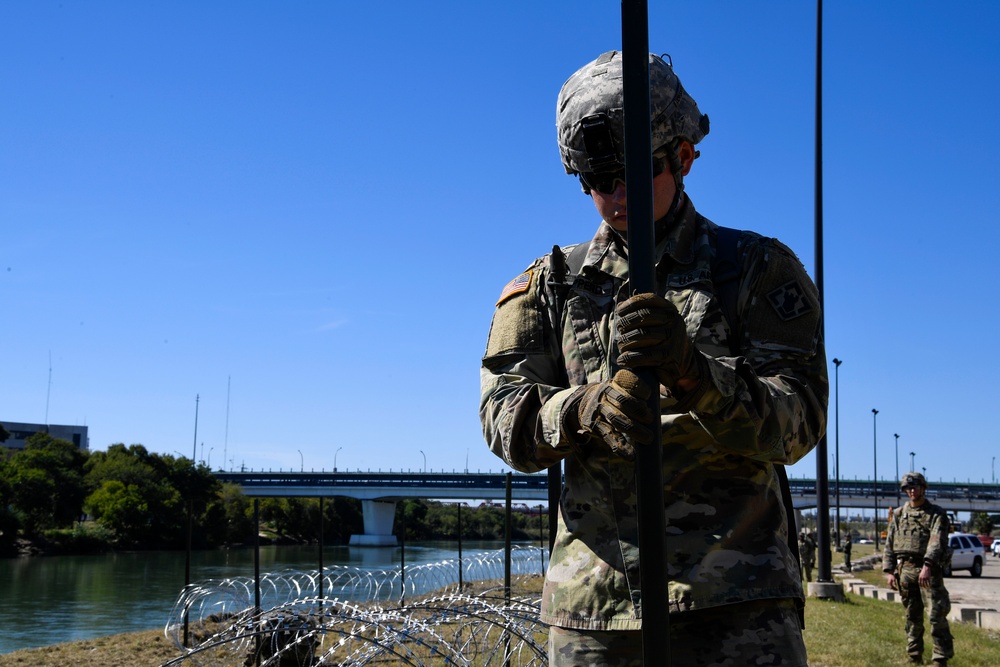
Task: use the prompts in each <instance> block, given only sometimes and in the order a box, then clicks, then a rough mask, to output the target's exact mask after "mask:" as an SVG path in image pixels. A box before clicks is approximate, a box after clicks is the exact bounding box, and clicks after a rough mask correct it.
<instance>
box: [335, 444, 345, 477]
mask: <svg viewBox="0 0 1000 667" xmlns="http://www.w3.org/2000/svg"><path fill="white" fill-rule="evenodd" d="M341 449H343V447H337V452H339V451H340V450H341ZM337 452H334V453H333V472H337Z"/></svg>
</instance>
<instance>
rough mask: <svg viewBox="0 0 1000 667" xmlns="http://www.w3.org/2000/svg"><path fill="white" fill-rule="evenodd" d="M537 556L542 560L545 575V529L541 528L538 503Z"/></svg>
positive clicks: (540, 507)
mask: <svg viewBox="0 0 1000 667" xmlns="http://www.w3.org/2000/svg"><path fill="white" fill-rule="evenodd" d="M538 558H539V560H540V561H541V562H542V576H543V577H544V576H545V531H544V530H543V528H542V505H541V504H539V505H538Z"/></svg>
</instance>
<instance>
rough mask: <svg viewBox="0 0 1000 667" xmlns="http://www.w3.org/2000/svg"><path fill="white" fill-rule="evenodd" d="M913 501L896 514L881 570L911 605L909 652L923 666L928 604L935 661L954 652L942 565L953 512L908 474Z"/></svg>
mask: <svg viewBox="0 0 1000 667" xmlns="http://www.w3.org/2000/svg"><path fill="white" fill-rule="evenodd" d="M900 485H901V486H902V488H903V492H904V493H906V495H907V497H908V498H909V499H910V500H909V502H908V503H906V504H905V505H903V506H902V507H901V508H899V509H898V510H896V511H895V512H893V515H892V519H890V521H889V530H888V533H887V535H886V538H885V551H884V552H883V556H882V570H883V571H884V572H885V573H886V579H887V581H888V582H889V586H890V587H891V588H893V589H897V588H898V589H899V593H900V597H901V598H902V600H903V607H904V608H905V609H906V636H907V644H906V653H907V654H908V655H909V657H910V662H913V663H916V664H923V653H924V607H925V606H926V607H927V608H928V609H929V614H928V615H929V618H930V624H931V640H932V641H933V642H934V652H933V656H932V657H933V660H934V664H935V665H942V666H943V665H947V664H948V660H949V659H950V658H952V657H953V656H954V648H953V647H952V637H951V628H950V627H949V626H948V612H949V611H951V600H950V599H949V597H948V590H947V589H946V588H945V587H944V575H943V570H942V567H941V566H942V565H943V564H944V559H945V558H946V554H947V549H948V526H949V521H948V514H947V512H945V511H944V510H943V509H942V508H940V507H938V506H937V505H934V504H933V503H930V502H928V501H927V499H926V498H925V497H924V495H925V494H926V493H927V480H926V479H924V476H923V475H921V474H920V473H919V472H908V473H906V474H905V475H903V479H902V480H901V481H900Z"/></svg>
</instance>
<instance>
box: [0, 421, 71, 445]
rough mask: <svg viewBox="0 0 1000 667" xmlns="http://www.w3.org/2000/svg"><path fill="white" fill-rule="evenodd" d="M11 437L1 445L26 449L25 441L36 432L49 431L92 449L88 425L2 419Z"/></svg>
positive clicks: (57, 436)
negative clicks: (35, 422) (25, 422)
mask: <svg viewBox="0 0 1000 667" xmlns="http://www.w3.org/2000/svg"><path fill="white" fill-rule="evenodd" d="M0 426H3V427H4V429H6V431H7V432H8V433H10V437H9V438H7V441H6V442H0V447H9V448H10V449H24V441H25V440H27V439H28V438H30V437H31V436H33V435H35V434H36V433H48V434H49V435H51V436H52V437H53V438H58V439H60V440H67V441H69V442H72V443H73V444H74V445H76V446H77V447H79V448H80V449H86V450H89V449H90V437H89V436H88V435H87V427H86V426H64V425H61V424H24V423H22V422H8V421H0Z"/></svg>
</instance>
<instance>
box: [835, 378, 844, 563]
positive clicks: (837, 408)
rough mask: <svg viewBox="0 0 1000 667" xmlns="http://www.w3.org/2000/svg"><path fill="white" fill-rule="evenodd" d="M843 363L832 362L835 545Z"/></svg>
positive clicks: (838, 517)
mask: <svg viewBox="0 0 1000 667" xmlns="http://www.w3.org/2000/svg"><path fill="white" fill-rule="evenodd" d="M842 363H844V362H843V361H842V360H840V359H834V360H833V415H834V416H833V426H834V429H835V430H834V437H833V442H834V445H833V449H834V466H835V467H836V468H837V470H836V471H835V474H836V491H837V518H836V519H835V524H836V527H835V528H834V530H835V531H836V533H837V543H838V544H839V543H840V541H841V540H840V365H841V364H842Z"/></svg>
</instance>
